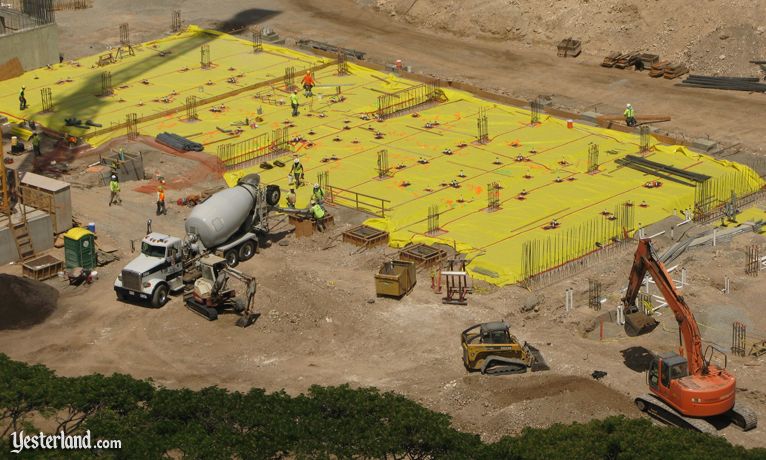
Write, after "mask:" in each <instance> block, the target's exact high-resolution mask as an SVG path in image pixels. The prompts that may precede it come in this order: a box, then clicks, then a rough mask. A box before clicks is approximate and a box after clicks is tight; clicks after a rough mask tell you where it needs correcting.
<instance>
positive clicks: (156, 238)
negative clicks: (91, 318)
mask: <svg viewBox="0 0 766 460" xmlns="http://www.w3.org/2000/svg"><path fill="white" fill-rule="evenodd" d="M181 247H182V241H181V239H180V238H176V237H174V236H169V235H165V234H162V233H156V232H152V233H149V234H148V235H146V236H145V237H144V239H143V240H141V254H139V255H138V257H136V258H135V259H133V260H131V261H130V262H129V263H128V265H126V266H125V268H123V269H122V272H120V274H119V275H118V276H117V279H116V280H115V281H114V291H115V292H116V293H117V299H119V300H123V301H125V300H131V301H137V302H146V303H149V304H151V305H152V306H153V307H161V306H163V305H165V303H166V302H167V301H168V294H169V293H171V292H178V291H181V290H182V289H183V271H184V267H183V254H182V251H181Z"/></svg>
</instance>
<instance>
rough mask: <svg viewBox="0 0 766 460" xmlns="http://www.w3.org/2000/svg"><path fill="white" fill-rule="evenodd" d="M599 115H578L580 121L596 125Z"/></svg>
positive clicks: (592, 113)
mask: <svg viewBox="0 0 766 460" xmlns="http://www.w3.org/2000/svg"><path fill="white" fill-rule="evenodd" d="M601 115H602V114H600V113H598V112H583V113H581V114H580V120H585V121H589V122H591V123H596V121H597V120H598V117H600V116H601Z"/></svg>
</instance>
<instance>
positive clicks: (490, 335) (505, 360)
mask: <svg viewBox="0 0 766 460" xmlns="http://www.w3.org/2000/svg"><path fill="white" fill-rule="evenodd" d="M461 345H462V348H463V364H464V365H465V368H466V369H467V370H468V371H470V372H475V371H480V372H481V373H482V374H490V375H498V374H523V373H525V372H527V369H532V371H543V370H548V369H549V368H548V366H547V365H546V364H545V361H544V360H543V357H542V355H541V354H540V352H539V351H538V350H537V349H536V348H534V347H532V346H531V345H528V344H527V343H526V342H524V344H521V343H520V342H519V340H518V339H517V338H516V337H515V336H513V335H511V332H510V328H509V326H508V324H507V323H505V322H499V321H498V322H492V323H483V324H476V325H474V326H471V327H469V328H468V329H466V330H465V331H463V333H462V334H461Z"/></svg>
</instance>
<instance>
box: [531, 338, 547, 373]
mask: <svg viewBox="0 0 766 460" xmlns="http://www.w3.org/2000/svg"><path fill="white" fill-rule="evenodd" d="M527 348H529V354H530V355H532V366H530V369H532V372H541V371H549V370H551V368H550V367H549V366H548V363H546V362H545V359H544V358H543V354H542V353H540V350H538V349H537V348H535V347H533V346H532V345H527Z"/></svg>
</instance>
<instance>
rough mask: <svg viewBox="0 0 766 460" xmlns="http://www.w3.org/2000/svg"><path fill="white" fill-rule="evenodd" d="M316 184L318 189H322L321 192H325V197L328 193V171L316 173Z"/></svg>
mask: <svg viewBox="0 0 766 460" xmlns="http://www.w3.org/2000/svg"><path fill="white" fill-rule="evenodd" d="M317 184H319V188H321V189H322V191H323V192H325V196H326V195H327V194H329V193H330V190H329V188H330V187H329V186H330V171H327V170H325V171H319V172H318V173H317Z"/></svg>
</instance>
